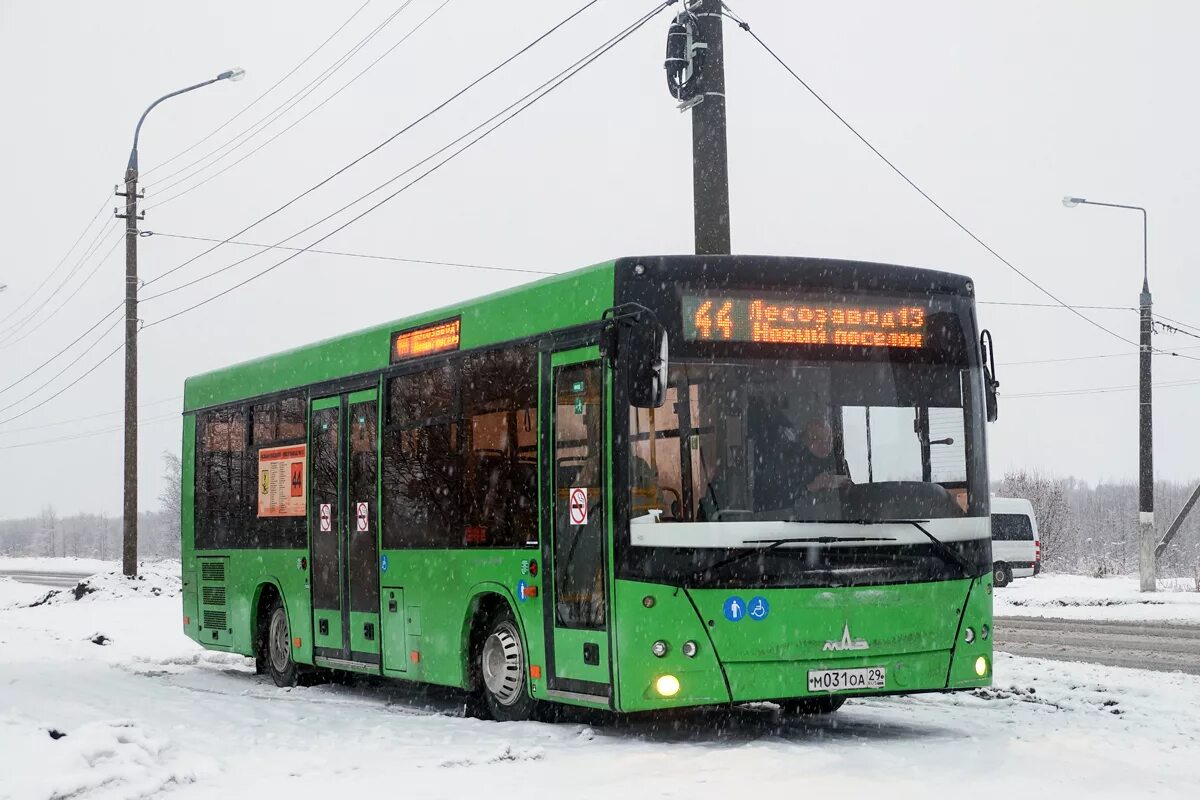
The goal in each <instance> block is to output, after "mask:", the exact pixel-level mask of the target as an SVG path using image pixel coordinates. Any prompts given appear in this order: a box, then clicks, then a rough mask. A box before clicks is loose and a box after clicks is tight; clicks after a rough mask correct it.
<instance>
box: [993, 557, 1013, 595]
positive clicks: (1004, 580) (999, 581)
mask: <svg viewBox="0 0 1200 800" xmlns="http://www.w3.org/2000/svg"><path fill="white" fill-rule="evenodd" d="M1012 579H1013V575H1012V568H1011V567H1009V566H1008V564H1005V563H1004V562H1003V561H997V562H996V563H995V564H993V565H992V585H993V586H995V587H996V588H997V589H1003V588H1004V587H1005V586H1008V585H1009V584H1010V583H1012Z"/></svg>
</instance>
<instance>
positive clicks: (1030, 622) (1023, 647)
mask: <svg viewBox="0 0 1200 800" xmlns="http://www.w3.org/2000/svg"><path fill="white" fill-rule="evenodd" d="M995 637H996V638H995V647H996V649H997V650H1002V651H1004V652H1006V653H1012V654H1013V655H1018V656H1031V657H1034V658H1049V659H1053V660H1056V661H1087V662H1091V663H1093V664H1107V665H1109V666H1114V667H1136V668H1138V669H1152V670H1157V671H1159V672H1176V671H1178V672H1188V673H1191V674H1193V675H1200V626H1194V625H1172V624H1167V623H1155V622H1137V623H1130V622H1094V621H1093V622H1089V621H1085V620H1074V619H1053V618H1041V617H1038V618H1033V617H997V618H996V619H995Z"/></svg>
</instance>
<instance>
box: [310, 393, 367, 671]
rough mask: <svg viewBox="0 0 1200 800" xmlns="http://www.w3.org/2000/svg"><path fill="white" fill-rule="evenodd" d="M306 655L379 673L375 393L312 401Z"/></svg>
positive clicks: (342, 665) (351, 394)
mask: <svg viewBox="0 0 1200 800" xmlns="http://www.w3.org/2000/svg"><path fill="white" fill-rule="evenodd" d="M311 417H312V419H311V428H312V459H311V461H312V467H311V470H312V475H311V476H310V481H309V486H310V487H311V495H312V504H313V505H312V509H311V513H310V516H309V519H311V520H312V523H311V525H310V529H311V534H310V537H311V538H310V542H311V554H312V601H313V630H314V632H315V633H314V638H313V645H314V647H313V655H314V656H315V657H316V659H317V663H318V664H320V665H323V666H330V667H349V668H352V669H355V670H359V671H368V672H378V671H379V662H380V659H379V653H380V648H379V640H380V635H379V503H378V499H379V498H378V474H379V436H378V430H379V426H378V390H377V389H367V390H364V391H359V392H351V393H348V394H342V395H336V396H333V397H322V398H318V399H314V400H313V401H312V412H311Z"/></svg>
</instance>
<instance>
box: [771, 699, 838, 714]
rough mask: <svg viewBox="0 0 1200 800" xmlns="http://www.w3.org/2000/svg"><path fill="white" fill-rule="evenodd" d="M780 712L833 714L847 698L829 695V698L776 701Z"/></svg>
mask: <svg viewBox="0 0 1200 800" xmlns="http://www.w3.org/2000/svg"><path fill="white" fill-rule="evenodd" d="M775 702H776V703H778V704H779V710H780V711H781V712H783V713H784V714H803V715H805V716H809V715H813V714H832V713H833V712H835V711H837V710H838V709H839V708H841V707H842V705H843V704H845V702H846V698H845V697H841V696H839V695H829V696H828V697H796V698H793V699H791V700H776V701H775Z"/></svg>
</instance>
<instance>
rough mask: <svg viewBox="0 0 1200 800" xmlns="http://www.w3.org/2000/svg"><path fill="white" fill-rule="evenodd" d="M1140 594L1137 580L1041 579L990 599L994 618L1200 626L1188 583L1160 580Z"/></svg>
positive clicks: (1198, 605) (1197, 599) (1198, 601)
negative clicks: (1155, 588) (1156, 587)
mask: <svg viewBox="0 0 1200 800" xmlns="http://www.w3.org/2000/svg"><path fill="white" fill-rule="evenodd" d="M1158 585H1159V591H1157V592H1142V591H1140V590H1139V586H1138V580H1137V578H1129V577H1112V578H1091V577H1086V576H1083V575H1059V574H1052V573H1043V574H1041V575H1038V576H1037V577H1034V578H1019V579H1017V580H1015V581H1013V582H1012V583H1011V584H1009V585H1008V586H1006V587H1005V588H1003V589H996V590H995V591H994V592H993V594H992V602H993V608H994V611H995V614H996V616H998V617H1003V616H1009V617H1059V618H1062V619H1087V620H1114V621H1119V622H1130V621H1145V622H1183V623H1197V624H1200V592H1195V591H1192V588H1193V582H1192V581H1191V580H1190V579H1187V578H1174V579H1165V580H1160V581H1159V583H1158Z"/></svg>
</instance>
